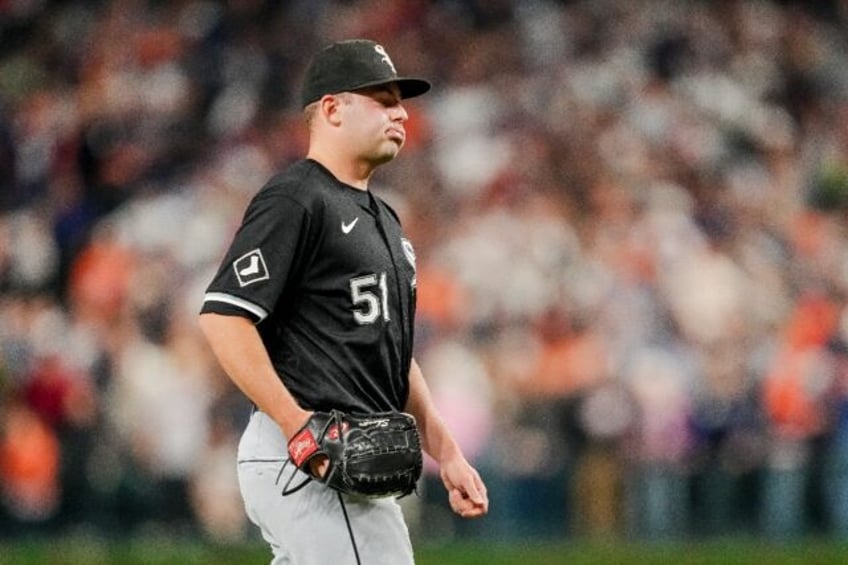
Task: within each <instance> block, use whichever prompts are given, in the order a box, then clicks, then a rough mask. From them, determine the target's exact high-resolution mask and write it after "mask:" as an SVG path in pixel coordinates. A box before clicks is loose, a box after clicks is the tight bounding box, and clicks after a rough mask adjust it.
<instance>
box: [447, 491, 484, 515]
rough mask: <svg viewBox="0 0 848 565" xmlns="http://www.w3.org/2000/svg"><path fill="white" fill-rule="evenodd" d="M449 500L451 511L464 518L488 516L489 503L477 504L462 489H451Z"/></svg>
mask: <svg viewBox="0 0 848 565" xmlns="http://www.w3.org/2000/svg"><path fill="white" fill-rule="evenodd" d="M448 499H449V501H450V506H451V509H452V510H453V511H454V512H456V513H457V514H459V515H460V516H462V517H463V518H478V517H480V516H483V515H484V514H486V512H488V510H489V503H488V501H485V502H483V503H478V502H475V501H474V500H472V499H471V497H470V496H469V495H467V494H466V493H464V492H462V491H461V490H460V489H456V488H455V489H451V491H450V493H449V494H448Z"/></svg>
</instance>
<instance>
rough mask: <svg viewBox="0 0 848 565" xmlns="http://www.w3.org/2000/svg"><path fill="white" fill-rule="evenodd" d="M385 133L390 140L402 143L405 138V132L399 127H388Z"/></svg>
mask: <svg viewBox="0 0 848 565" xmlns="http://www.w3.org/2000/svg"><path fill="white" fill-rule="evenodd" d="M386 135H387V136H388V138H389V139H391V140H392V141H396V142H398V143H401V144H402V143H403V142H404V141H405V140H406V132H405V131H404V130H402V129H400V128H389V129H388V131H386Z"/></svg>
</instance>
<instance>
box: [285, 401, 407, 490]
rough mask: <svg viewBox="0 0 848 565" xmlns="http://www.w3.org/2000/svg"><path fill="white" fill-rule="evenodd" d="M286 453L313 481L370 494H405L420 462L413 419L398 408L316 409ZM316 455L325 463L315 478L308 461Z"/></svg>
mask: <svg viewBox="0 0 848 565" xmlns="http://www.w3.org/2000/svg"><path fill="white" fill-rule="evenodd" d="M288 451H289V457H290V459H291V461H292V463H294V464H295V465H296V466H297V468H298V469H300V470H301V471H303V472H304V473H307V474H308V475H310V477H312V478H313V479H315V480H318V481H320V482H322V483H324V484H326V485H327V486H329V487H331V488H333V489H335V490H337V491H339V492H342V493H346V494H354V495H358V496H366V497H371V498H379V497H387V496H394V497H401V496H406V495H408V494H410V493H411V492H413V491H414V490H415V485H416V483H417V482H418V478H419V477H420V476H421V469H422V466H423V459H422V455H421V438H420V436H419V435H418V428H417V426H416V425H415V418H414V417H413V416H412V415H410V414H406V413H403V412H381V413H377V414H366V415H355V414H346V413H344V412H340V411H338V410H333V411H332V412H329V413H328V412H315V413H313V414H312V416H311V417H310V418H309V420H308V421H307V422H306V424H305V425H304V426H303V427H302V428H301V429H300V431H299V432H297V433H296V434H295V435H294V437H292V439H291V440H290V441H289V443H288ZM321 454H323V455H326V456H327V458H328V459H329V466H328V468H327V470H326V472H325V473H324V476H323V477H315V476H314V475H312V472H311V469H310V465H309V462H310V461H311V460H312V459H313V458H314V457H316V456H318V455H321ZM303 484H305V483H302V484H301V485H298V487H297V488H299V487H300V486H302V485H303Z"/></svg>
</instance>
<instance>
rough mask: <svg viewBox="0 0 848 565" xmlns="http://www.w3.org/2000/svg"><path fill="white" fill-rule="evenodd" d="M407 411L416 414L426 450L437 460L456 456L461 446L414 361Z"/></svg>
mask: <svg viewBox="0 0 848 565" xmlns="http://www.w3.org/2000/svg"><path fill="white" fill-rule="evenodd" d="M406 411H407V412H409V413H410V414H412V415H413V416H415V420H416V421H417V422H418V428H419V430H420V431H421V441H422V443H423V446H422V447H423V448H424V451H426V452H427V453H428V454H429V455H430V456H431V457H432V458H433V459H435V460H436V461H437V462H441V461H442V460H444V459H446V458H450V457H453V456H456V455H457V454H458V453H459V451H460V450H459V446H458V445H457V443H456V441H455V440H454V438H453V436H452V435H451V433H450V430H449V429H448V427H447V425H446V424H445V422H444V420H442V418H441V416H439V413H438V411H437V410H436V408H435V406H434V404H433V400H432V398H431V396H430V391H429V388H428V387H427V383H426V382H425V381H424V376H423V374H422V373H421V369H420V367H419V366H418V364H417V363H416V362H415V361H413V362H412V367H411V368H410V371H409V400H408V401H407V404H406Z"/></svg>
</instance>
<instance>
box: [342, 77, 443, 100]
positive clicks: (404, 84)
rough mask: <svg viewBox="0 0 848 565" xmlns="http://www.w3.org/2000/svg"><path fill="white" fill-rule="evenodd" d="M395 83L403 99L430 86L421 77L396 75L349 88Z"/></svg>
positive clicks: (424, 90)
mask: <svg viewBox="0 0 848 565" xmlns="http://www.w3.org/2000/svg"><path fill="white" fill-rule="evenodd" d="M392 83H394V84H397V85H398V88H399V89H400V97H401V98H402V99H404V100H406V99H407V98H415V97H416V96H421V95H422V94H424V93H425V92H427V91H428V90H430V88H431V86H432V85H431V84H430V83H429V82H428V81H426V80H424V79H422V78H411V77H397V78H393V79H390V80H375V81H372V82H367V83H365V84H358V85H356V86H355V87H353V88H351V89H350V90H361V89H363V88H369V87H372V86H379V85H381V84H392Z"/></svg>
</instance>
